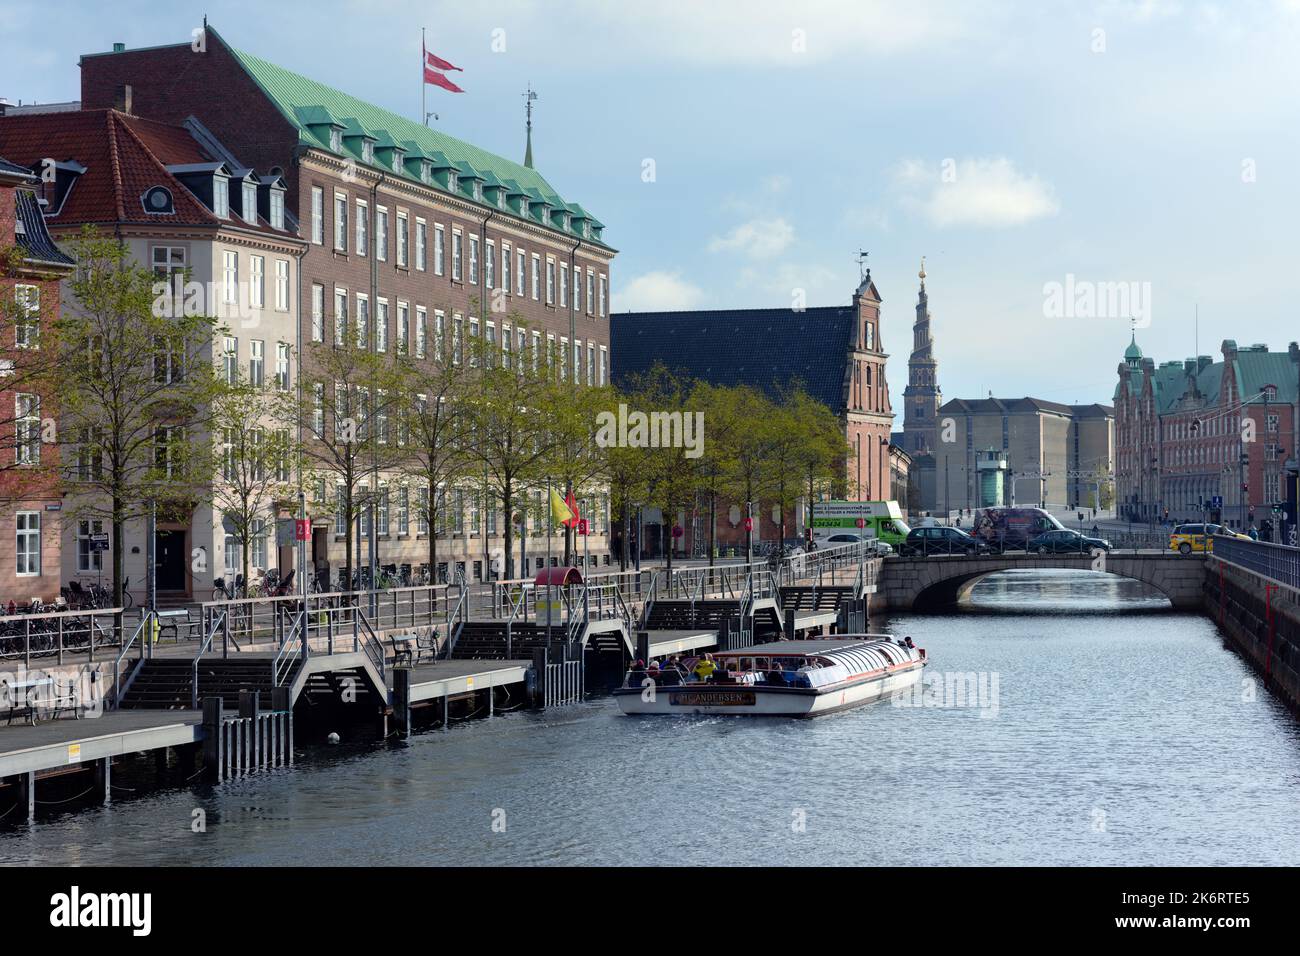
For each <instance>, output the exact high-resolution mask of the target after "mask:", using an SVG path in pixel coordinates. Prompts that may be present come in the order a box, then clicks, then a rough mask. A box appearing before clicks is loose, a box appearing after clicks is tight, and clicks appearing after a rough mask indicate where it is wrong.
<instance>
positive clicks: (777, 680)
mask: <svg viewBox="0 0 1300 956" xmlns="http://www.w3.org/2000/svg"><path fill="white" fill-rule="evenodd" d="M767 682H768V683H769V684H778V685H780V686H781V687H784V686H785V671H783V670H782V669H781V662H780V661H773V662H772V667H771V669H769V670H768V672H767Z"/></svg>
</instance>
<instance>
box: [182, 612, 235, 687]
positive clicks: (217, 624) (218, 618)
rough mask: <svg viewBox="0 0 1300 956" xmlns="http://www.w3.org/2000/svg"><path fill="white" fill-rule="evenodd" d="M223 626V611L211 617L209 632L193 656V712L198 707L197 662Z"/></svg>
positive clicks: (191, 683)
mask: <svg viewBox="0 0 1300 956" xmlns="http://www.w3.org/2000/svg"><path fill="white" fill-rule="evenodd" d="M225 626H226V613H225V611H222V612H221V613H220V614H217V615H215V616H214V617H213V619H212V628H211V630H209V631H207V633H205V634H204V636H203V641H202V642H201V643H200V644H199V649H198V651H196V652H195V654H194V661H193V663H192V666H191V672H190V673H191V677H190V706H191V707H193V708H194V709H195V710H197V709H198V706H199V661H201V660H202V659H203V655H204V654H206V653H207V650H208V648H210V647H211V646H212V640H213V638H215V637H216V636H217V630H218V628H224V627H225Z"/></svg>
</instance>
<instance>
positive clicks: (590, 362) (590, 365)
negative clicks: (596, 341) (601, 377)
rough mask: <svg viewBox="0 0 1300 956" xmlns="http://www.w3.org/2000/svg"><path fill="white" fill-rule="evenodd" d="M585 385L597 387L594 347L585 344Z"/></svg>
mask: <svg viewBox="0 0 1300 956" xmlns="http://www.w3.org/2000/svg"><path fill="white" fill-rule="evenodd" d="M587 384H588V385H599V384H600V383H599V382H597V381H596V347H595V346H594V345H592V344H591V343H590V342H588V343H587Z"/></svg>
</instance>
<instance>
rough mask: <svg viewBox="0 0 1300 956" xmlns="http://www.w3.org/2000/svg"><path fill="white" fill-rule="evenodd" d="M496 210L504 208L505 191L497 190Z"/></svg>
mask: <svg viewBox="0 0 1300 956" xmlns="http://www.w3.org/2000/svg"><path fill="white" fill-rule="evenodd" d="M497 208H498V209H505V208H506V191H505V190H504V189H498V190H497Z"/></svg>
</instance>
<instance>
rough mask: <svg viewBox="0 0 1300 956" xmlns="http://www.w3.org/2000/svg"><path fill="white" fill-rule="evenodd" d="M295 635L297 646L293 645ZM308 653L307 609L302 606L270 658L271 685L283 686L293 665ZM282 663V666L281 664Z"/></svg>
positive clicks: (303, 658)
mask: <svg viewBox="0 0 1300 956" xmlns="http://www.w3.org/2000/svg"><path fill="white" fill-rule="evenodd" d="M295 637H297V639H298V646H297V648H295V647H294V638H295ZM310 653H311V650H310V646H309V645H308V643H307V610H306V609H305V608H304V609H303V610H302V611H301V612H299V613H298V614H297V615H296V619H295V620H294V623H293V627H292V628H291V629H290V631H289V634H288V636H287V637H285V639H284V641H283V643H281V645H280V649H279V651H277V652H276V655H275V657H274V658H272V660H271V686H273V687H282V686H284V682H285V679H286V678H288V676H289V674H290V673H291V672H292V668H293V665H294V664H295V663H297V662H299V661H304V660H306V659H307V656H308V654H310ZM282 664H283V666H281V665H282Z"/></svg>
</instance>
